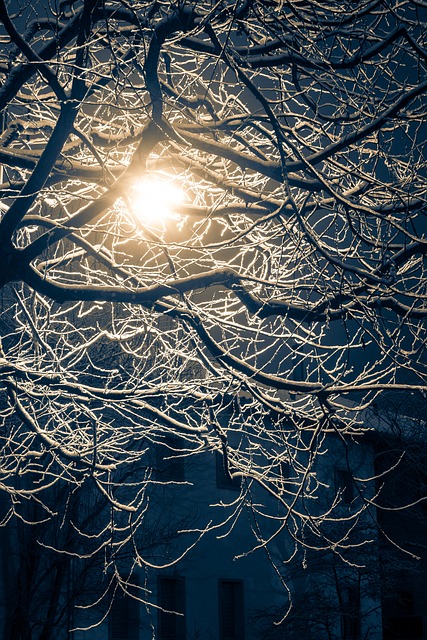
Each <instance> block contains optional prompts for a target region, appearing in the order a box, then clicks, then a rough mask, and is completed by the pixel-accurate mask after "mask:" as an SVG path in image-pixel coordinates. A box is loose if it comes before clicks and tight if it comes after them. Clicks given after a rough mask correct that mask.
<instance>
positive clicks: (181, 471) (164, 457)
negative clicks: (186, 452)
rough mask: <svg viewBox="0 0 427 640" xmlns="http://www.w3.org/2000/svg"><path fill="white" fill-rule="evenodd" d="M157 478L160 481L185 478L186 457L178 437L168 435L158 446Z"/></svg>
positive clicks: (179, 480)
mask: <svg viewBox="0 0 427 640" xmlns="http://www.w3.org/2000/svg"><path fill="white" fill-rule="evenodd" d="M155 475H156V479H157V480H159V481H160V482H172V481H175V482H183V481H184V480H185V465H184V458H183V455H182V452H181V442H180V440H179V439H178V438H175V437H173V436H167V437H166V438H165V440H164V441H163V442H162V443H161V444H160V443H159V444H158V445H157V447H156V473H155Z"/></svg>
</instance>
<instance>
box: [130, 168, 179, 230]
mask: <svg viewBox="0 0 427 640" xmlns="http://www.w3.org/2000/svg"><path fill="white" fill-rule="evenodd" d="M185 199H186V195H185V193H184V191H182V189H181V188H180V187H179V186H178V185H177V184H176V183H174V181H173V179H171V178H168V177H158V176H156V177H153V176H148V177H146V178H144V179H142V180H141V181H139V182H136V183H135V184H134V185H133V188H132V194H131V201H132V211H133V214H134V216H135V217H136V218H137V219H138V220H139V221H140V222H141V223H143V224H144V225H147V226H150V227H156V228H158V227H163V228H164V226H165V223H166V222H167V221H168V220H170V219H176V218H177V217H178V214H177V213H176V209H177V208H178V207H179V205H180V204H182V203H183V202H184V201H185Z"/></svg>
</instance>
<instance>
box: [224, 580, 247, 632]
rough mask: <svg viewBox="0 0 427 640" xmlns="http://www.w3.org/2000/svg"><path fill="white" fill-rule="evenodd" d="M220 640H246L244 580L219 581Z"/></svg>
mask: <svg viewBox="0 0 427 640" xmlns="http://www.w3.org/2000/svg"><path fill="white" fill-rule="evenodd" d="M218 604H219V637H220V640H243V639H244V608H243V582H242V580H220V581H219V593H218Z"/></svg>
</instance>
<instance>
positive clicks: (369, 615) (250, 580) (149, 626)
mask: <svg viewBox="0 0 427 640" xmlns="http://www.w3.org/2000/svg"><path fill="white" fill-rule="evenodd" d="M344 449H345V448H344ZM344 449H343V448H342V443H341V442H340V440H339V439H337V438H330V443H329V445H328V446H327V447H326V446H325V454H324V455H323V456H322V457H321V458H320V459H319V463H318V467H317V468H316V469H315V470H314V469H313V472H314V471H315V473H316V475H317V476H318V479H319V480H320V481H321V483H322V484H323V485H324V488H323V490H322V491H323V493H322V492H321V495H322V496H323V497H322V498H321V500H324V501H326V502H327V501H328V500H329V501H332V500H333V496H334V495H335V493H336V490H338V491H339V492H340V495H341V497H342V503H341V504H340V506H339V507H338V508H337V510H336V512H335V515H338V516H340V517H341V516H343V515H348V513H349V512H350V511H351V510H352V509H353V510H357V508H358V507H357V505H358V500H359V494H358V490H360V489H363V490H364V491H365V495H368V494H369V492H372V491H373V489H372V488H370V487H369V480H367V481H366V483H363V481H362V480H363V478H366V479H369V478H371V477H372V464H373V452H372V447H371V446H370V445H366V446H364V445H362V446H360V444H358V445H354V447H351V451H350V453H349V452H348V450H344ZM344 454H345V455H344ZM219 462H221V461H220V460H219ZM219 462H218V458H217V456H216V455H215V454H214V453H206V454H204V455H203V456H197V457H193V458H188V459H187V460H186V463H185V474H184V476H182V477H180V479H182V480H185V482H187V483H188V484H184V485H182V486H173V485H168V486H160V487H158V488H157V491H154V494H156V499H157V508H158V509H159V510H162V509H163V511H164V515H165V517H166V518H169V519H170V520H175V521H176V522H180V523H181V524H184V526H185V523H186V522H187V523H188V524H187V526H188V528H189V529H191V528H192V526H193V525H194V523H196V522H197V523H198V526H199V529H200V530H202V529H203V527H206V529H208V528H209V529H210V530H209V531H207V532H206V533H204V534H203V535H202V534H200V535H201V538H200V540H199V541H198V543H197V545H196V546H195V547H194V548H193V549H191V550H190V552H189V553H188V554H187V555H186V556H185V557H184V558H183V559H182V560H180V561H179V562H178V563H177V564H174V565H173V566H170V567H168V568H165V569H162V570H156V569H155V568H146V569H141V570H139V578H138V581H139V584H140V585H143V586H144V587H145V588H147V589H148V598H147V599H148V600H149V601H150V603H154V605H156V603H160V601H161V596H160V593H159V589H162V585H163V590H164V592H166V593H168V594H169V595H168V596H167V598H166V601H167V602H175V603H176V604H177V608H181V607H183V608H185V624H183V622H182V617H181V618H179V622H178V618H176V616H175V618H176V621H175V623H173V622H172V617H171V616H170V615H168V614H165V613H161V612H160V611H159V609H156V607H155V606H154V607H153V606H147V607H146V606H144V605H142V604H141V605H140V606H139V607H138V608H137V614H135V608H133V609H132V611H133V613H131V614H130V615H131V616H133V619H135V617H138V618H139V620H138V623H137V624H133V625H130V626H131V627H132V629H131V628H130V626H129V625H128V624H123V626H122V629H123V635H122V636H120V633H121V632H120V623H117V617H118V613H117V611H116V613H114V609H113V613H112V614H110V616H109V620H110V622H109V621H108V617H107V619H106V620H105V622H104V623H103V624H101V625H100V626H99V627H97V628H96V629H91V630H90V631H88V632H83V631H79V632H75V633H74V636H73V638H74V640H86V639H87V638H90V640H98V638H99V640H101V639H104V640H105V639H106V638H109V640H140V639H142V638H144V639H146V638H147V639H148V638H151V637H153V636H156V637H158V638H160V640H193V639H194V640H197V639H198V638H203V639H207V640H257V639H261V638H262V639H263V640H267V639H268V638H271V639H274V638H277V637H278V636H280V637H281V638H285V637H286V638H287V639H289V640H291V639H292V638H294V639H295V640H297V639H298V638H301V639H302V638H304V640H310V638H313V639H314V638H316V640H322V638H325V639H326V638H328V640H331V638H332V639H335V638H336V639H337V640H338V639H341V638H344V639H345V640H361V639H362V638H363V639H369V640H376V639H377V638H380V637H381V606H380V602H379V583H378V557H377V555H376V545H375V543H374V544H373V545H370V546H369V547H363V546H362V547H357V548H356V549H355V551H354V553H353V556H352V562H353V560H354V557H355V556H357V557H358V561H359V565H360V568H356V567H355V566H350V567H349V566H348V565H346V564H345V563H344V564H343V563H342V562H341V560H340V559H339V558H338V557H337V556H336V555H334V554H333V553H332V555H328V554H327V553H326V552H325V553H324V554H323V556H322V557H321V554H320V555H319V554H312V555H313V557H311V554H310V553H307V552H298V553H296V555H295V557H294V559H293V560H292V561H291V562H287V561H288V560H289V559H290V558H292V556H293V554H294V552H295V542H294V540H293V539H292V537H291V536H290V535H288V534H286V530H285V529H284V530H283V532H281V533H280V534H279V535H277V536H276V537H275V538H274V539H273V540H272V542H271V544H270V546H269V552H268V554H267V552H266V550H265V549H264V548H260V549H256V550H255V551H253V549H254V546H256V542H257V541H256V533H257V530H258V529H257V527H261V528H262V535H263V538H264V539H266V538H267V537H268V535H269V533H270V534H273V533H274V532H275V531H277V528H278V525H277V522H276V521H275V520H274V517H273V518H272V519H271V520H270V521H269V520H268V519H265V518H262V517H259V518H254V517H253V515H252V511H251V510H250V509H246V508H243V509H242V508H241V506H240V502H239V500H238V497H239V495H240V490H239V488H238V487H236V486H232V483H231V482H230V479H229V478H226V477H224V474H223V473H221V469H222V466H221V464H220V463H219ZM349 464H350V467H351V471H353V472H355V475H356V476H357V477H358V478H359V479H362V480H359V485H358V487H356V486H353V485H351V486H350V487H347V486H346V485H345V482H346V481H347V480H349V481H351V478H349V477H348V476H346V474H345V472H346V471H348V465H349ZM166 466H167V465H166ZM356 471H357V474H356ZM174 472H175V473H176V472H177V468H176V467H175V469H174ZM181 472H182V470H181V471H179V469H178V473H179V474H180V473H181ZM166 473H167V469H166ZM165 479H166V477H165V476H164V475H163V480H165ZM340 483H344V484H343V485H342V486H341V485H340ZM227 484H228V486H227ZM362 485H363V486H362ZM251 499H252V500H254V501H255V502H256V503H257V504H258V509H259V510H260V511H263V512H266V513H269V514H271V515H273V516H274V514H275V510H276V511H277V505H276V503H275V500H274V499H273V498H272V497H270V496H268V494H266V493H265V492H261V491H260V490H259V489H258V488H256V487H253V490H252V492H251ZM153 504H154V502H153ZM212 505H216V506H212ZM323 506H324V505H323ZM319 508H320V505H319ZM225 513H226V514H227V516H228V519H227V520H226V523H225V524H222V526H220V523H221V522H223V521H224V514H225ZM364 517H365V516H363V517H362V520H361V522H360V523H359V525H360V526H359V529H360V532H361V535H367V534H368V529H367V521H363V518H364ZM186 518H187V520H186ZM368 518H369V516H368ZM338 519H339V518H338ZM332 524H333V526H335V524H336V523H332ZM325 526H327V525H326V524H325ZM330 526H332V525H330ZM216 527H218V528H216ZM197 535H199V534H195V533H189V534H185V535H183V539H182V541H180V536H178V539H177V540H174V541H173V543H172V547H173V552H174V553H175V555H177V554H178V555H179V551H180V549H183V548H184V546H185V545H188V544H189V543H192V542H195V540H196V538H197ZM372 535H374V534H373V527H370V528H369V536H372ZM363 553H365V555H366V560H367V563H368V564H369V570H367V569H366V568H365V567H364V562H363V558H362V555H363ZM172 555H173V554H172V551H171V559H172ZM350 555H351V554H350ZM304 558H305V559H304ZM158 560H160V559H158ZM161 560H163V561H164V560H165V557H163V558H162V559H161ZM307 560H308V565H307V568H305V564H304V563H305V562H306V561H307ZM272 563H275V566H273V564H272ZM278 571H279V573H280V574H281V575H282V577H283V578H284V579H285V581H286V583H287V585H288V586H289V588H290V590H291V593H292V595H291V596H290V597H289V594H288V592H287V590H286V588H284V586H283V585H282V583H281V580H280V578H279V576H278ZM162 580H163V582H162ZM174 581H175V583H174ZM173 584H175V585H178V586H177V589H179V590H180V593H175V595H174V594H173ZM164 585H166V586H164ZM353 585H357V588H358V594H357V596H356V598H357V603H356V604H355V602H351V601H349V602H339V600H340V599H343V600H345V599H346V598H347V599H348V598H350V600H351V597H352V593H353V592H352V590H351V588H352V586H353ZM171 594H172V595H171ZM227 594H228V600H229V604H228V605H227V606H226V607H225V609H226V610H225V611H223V612H222V613H221V609H220V600H221V598H222V599H223V600H224V599H226V597H227ZM171 598H172V600H171ZM173 598H175V600H174V599H173ZM290 598H291V599H292V601H293V609H291V612H296V613H295V615H296V616H297V618H296V620H295V619H294V618H295V615H294V614H293V613H291V615H290V618H289V621H285V622H284V623H283V625H281V626H280V627H277V626H276V625H275V622H277V621H278V620H280V618H281V617H282V616H283V614H284V613H285V612H286V611H287V610H288V607H289V602H290ZM304 603H305V605H306V609H305V610H304ZM313 603H314V604H313ZM356 605H357V606H356ZM316 606H317V607H318V609H319V616H320V617H321V618H322V617H323V620H321V621H320V622H319V621H316V620H315V616H314V613H315V612H314V609H315V607H316ZM233 607H234V609H233ZM308 607H310V608H311V609H310V610H308ZM355 607H356V608H355ZM123 610H125V608H124V609H123ZM322 610H323V612H324V613H323V614H322ZM327 611H328V612H329V613H328V615H329V616H330V621H329V620H328V624H325V620H326V614H325V612H327ZM119 613H120V612H119ZM311 614H313V615H312V618H313V619H311V618H310V616H311ZM353 614H354V615H353ZM115 615H116V623H112V619H113V618H114V616H115ZM233 616H234V619H230V618H233ZM292 616H294V618H292ZM75 624H76V625H77V626H78V614H77V612H75ZM136 627H137V630H135V628H136ZM113 631H114V632H113ZM162 634H164V635H163V636H162ZM233 634H234V635H233Z"/></svg>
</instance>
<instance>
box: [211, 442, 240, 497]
mask: <svg viewBox="0 0 427 640" xmlns="http://www.w3.org/2000/svg"><path fill="white" fill-rule="evenodd" d="M215 458H216V486H217V487H218V489H234V490H237V491H239V490H240V487H241V484H242V481H241V478H240V476H238V477H237V478H233V477H232V476H231V474H230V472H229V471H228V469H226V466H225V460H224V455H223V454H222V453H220V452H219V451H216V452H215Z"/></svg>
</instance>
